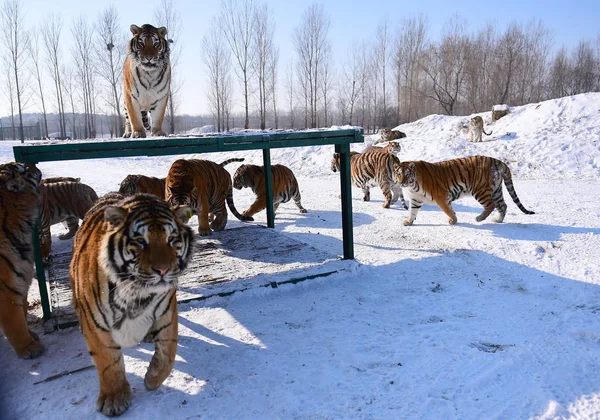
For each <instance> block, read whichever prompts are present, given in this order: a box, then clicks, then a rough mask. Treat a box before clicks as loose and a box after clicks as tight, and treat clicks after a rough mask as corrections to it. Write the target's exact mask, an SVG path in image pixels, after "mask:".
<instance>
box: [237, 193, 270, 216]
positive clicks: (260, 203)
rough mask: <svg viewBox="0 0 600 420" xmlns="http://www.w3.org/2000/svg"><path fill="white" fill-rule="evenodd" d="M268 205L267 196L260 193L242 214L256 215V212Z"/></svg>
mask: <svg viewBox="0 0 600 420" xmlns="http://www.w3.org/2000/svg"><path fill="white" fill-rule="evenodd" d="M266 207H267V199H266V197H265V196H264V195H263V194H261V195H258V196H256V200H254V203H252V204H251V205H250V207H248V208H247V209H246V210H244V211H243V212H242V216H254V215H255V214H256V213H258V212H259V211H262V210H264V209H265V208H266Z"/></svg>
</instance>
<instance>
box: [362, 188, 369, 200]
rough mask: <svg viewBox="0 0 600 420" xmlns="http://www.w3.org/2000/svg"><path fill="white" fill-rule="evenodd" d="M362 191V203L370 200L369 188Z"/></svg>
mask: <svg viewBox="0 0 600 420" xmlns="http://www.w3.org/2000/svg"><path fill="white" fill-rule="evenodd" d="M362 191H363V201H370V200H371V191H369V187H365V188H363V189H362Z"/></svg>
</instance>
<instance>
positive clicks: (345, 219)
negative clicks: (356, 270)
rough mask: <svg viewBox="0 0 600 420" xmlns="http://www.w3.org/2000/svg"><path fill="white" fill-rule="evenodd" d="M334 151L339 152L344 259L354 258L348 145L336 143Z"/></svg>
mask: <svg viewBox="0 0 600 420" xmlns="http://www.w3.org/2000/svg"><path fill="white" fill-rule="evenodd" d="M335 152H336V153H339V154H340V181H341V191H342V237H343V240H344V259H345V260H353V259H354V232H353V230H352V190H351V188H352V184H351V181H352V180H351V178H350V175H351V174H350V145H349V144H336V145H335Z"/></svg>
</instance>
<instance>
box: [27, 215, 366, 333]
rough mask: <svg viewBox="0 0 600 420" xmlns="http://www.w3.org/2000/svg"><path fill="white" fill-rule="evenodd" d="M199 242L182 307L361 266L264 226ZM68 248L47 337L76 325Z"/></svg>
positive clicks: (55, 275) (53, 278) (49, 273)
mask: <svg viewBox="0 0 600 420" xmlns="http://www.w3.org/2000/svg"><path fill="white" fill-rule="evenodd" d="M195 239H196V243H195V250H194V255H193V257H192V261H191V262H190V265H189V268H188V270H187V271H186V272H185V274H184V275H182V276H181V277H180V279H179V286H178V291H177V301H178V302H180V303H181V302H189V301H192V300H200V299H206V298H209V297H212V296H227V295H230V294H232V293H234V292H236V291H242V290H246V289H251V288H257V287H265V286H270V287H277V285H280V284H284V283H289V282H294V283H295V282H297V281H300V280H303V279H306V278H314V277H322V276H326V275H329V274H332V273H335V272H337V271H341V270H344V269H348V268H350V267H351V266H354V265H356V264H357V263H356V262H355V261H353V260H341V259H340V258H339V257H338V256H336V255H334V254H332V253H329V252H327V251H323V250H322V249H317V248H315V247H313V246H311V245H309V244H306V243H304V242H301V241H298V240H295V239H294V238H292V237H290V236H288V235H285V234H282V233H279V232H277V231H275V230H273V229H269V228H266V227H264V226H260V225H249V226H243V227H236V228H232V229H226V230H224V231H222V232H213V234H212V235H211V236H210V237H201V236H199V235H197V236H196V237H195ZM64 248H65V247H63V249H62V250H61V249H59V250H58V252H57V253H54V254H53V255H52V256H51V261H50V264H49V266H48V267H47V269H46V278H47V279H48V288H49V296H50V301H51V304H52V318H51V319H50V320H49V321H48V322H47V325H46V330H47V331H48V330H52V329H59V328H66V327H70V326H73V325H76V324H77V317H76V315H75V313H74V310H73V306H72V302H71V301H72V294H71V287H70V280H69V263H70V260H71V251H70V249H66V250H65V249H64ZM69 248H70V247H69ZM36 294H37V296H36ZM36 299H39V292H38V291H37V287H32V288H31V295H30V302H31V301H35V300H36Z"/></svg>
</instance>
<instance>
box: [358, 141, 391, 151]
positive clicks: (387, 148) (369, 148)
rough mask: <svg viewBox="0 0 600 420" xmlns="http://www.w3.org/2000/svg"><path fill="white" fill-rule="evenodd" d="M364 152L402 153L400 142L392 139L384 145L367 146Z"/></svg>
mask: <svg viewBox="0 0 600 420" xmlns="http://www.w3.org/2000/svg"><path fill="white" fill-rule="evenodd" d="M362 153H393V154H396V153H400V143H398V142H396V141H390V142H389V143H388V144H386V145H385V146H384V147H378V146H367V147H365V148H364V149H363V151H362Z"/></svg>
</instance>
